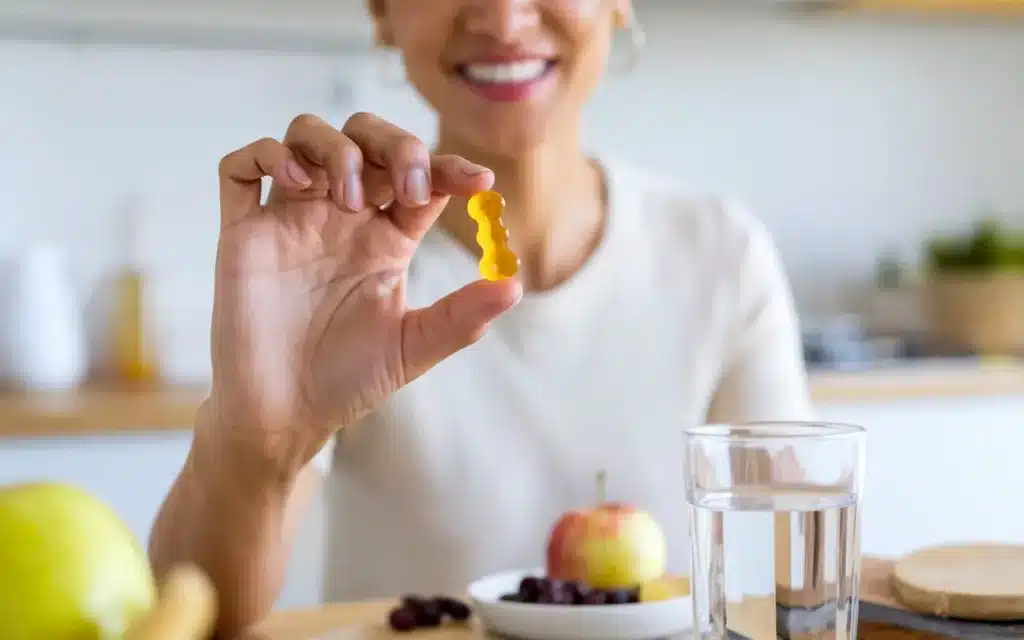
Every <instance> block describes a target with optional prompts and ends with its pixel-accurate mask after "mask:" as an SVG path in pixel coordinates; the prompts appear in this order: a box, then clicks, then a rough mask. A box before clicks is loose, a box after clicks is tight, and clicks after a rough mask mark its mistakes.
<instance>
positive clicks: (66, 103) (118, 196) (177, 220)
mask: <svg viewBox="0 0 1024 640" xmlns="http://www.w3.org/2000/svg"><path fill="white" fill-rule="evenodd" d="M642 17H643V18H645V22H646V23H647V27H648V30H649V35H650V43H651V46H650V49H649V51H648V52H647V55H646V56H645V58H644V60H643V66H642V67H641V68H640V69H638V70H637V71H636V72H635V73H633V74H632V75H629V76H626V75H619V76H614V77H611V78H610V79H609V81H608V83H607V85H606V86H605V87H604V88H603V89H602V91H601V94H600V96H599V97H598V99H597V100H596V101H595V103H594V104H593V106H592V108H591V110H590V111H589V113H588V125H589V134H590V139H591V140H592V142H593V143H594V146H595V147H597V148H601V149H605V150H611V151H614V152H616V153H620V154H622V155H625V156H627V157H631V158H634V159H636V160H638V161H640V162H643V163H646V164H648V165H650V166H652V167H653V168H656V169H660V170H666V171H668V172H670V173H672V174H673V175H675V176H677V177H678V178H679V180H680V181H681V182H683V183H686V184H689V185H692V186H694V187H697V188H709V189H721V190H727V191H730V192H733V193H736V194H738V195H740V196H742V197H744V198H745V199H746V200H747V201H748V202H749V203H750V204H751V205H752V206H753V207H755V208H756V209H757V210H758V211H759V212H760V213H761V215H762V216H763V217H764V219H765V220H766V221H767V223H768V225H769V226H770V227H771V229H773V230H774V232H775V233H776V236H777V239H778V241H779V244H780V246H781V248H782V250H783V253H784V256H785V260H786V262H787V265H788V267H789V268H790V271H791V276H792V278H793V281H794V284H795V287H796V290H797V293H798V298H799V300H800V302H801V305H802V306H803V307H804V308H806V309H808V310H814V311H822V310H829V309H830V308H834V307H836V306H837V305H838V304H839V302H838V297H837V296H838V294H837V293H836V292H837V291H840V290H841V288H842V287H843V286H844V285H845V284H846V283H848V282H850V281H854V280H857V279H860V278H864V277H865V276H866V275H867V274H868V273H869V269H870V265H871V262H872V260H873V259H874V254H875V252H877V250H879V249H880V248H881V247H883V246H885V245H888V244H896V245H899V246H902V247H904V248H906V249H908V250H912V249H914V248H915V247H916V246H917V245H918V243H919V238H920V236H921V234H923V233H925V232H927V231H929V230H931V229H934V228H948V227H955V226H959V225H963V224H965V223H966V222H967V221H969V220H970V218H971V217H972V216H974V215H975V214H976V213H977V211H978V209H979V208H980V207H984V206H987V205H993V206H998V207H1002V208H1004V209H1006V210H1011V211H1016V212H1017V219H1018V220H1024V23H1019V24H1018V25H1017V26H1015V27H1014V26H1007V27H999V26H993V25H988V26H986V25H983V24H974V25H971V24H967V23H947V24H942V23H940V22H937V21H931V22H927V21H923V20H922V21H912V22H902V23H900V22H897V21H895V20H885V21H882V20H878V21H874V22H869V21H865V20H855V19H850V18H843V19H806V18H805V19H797V18H793V17H784V16H767V15H763V16H752V15H742V14H739V13H731V14H720V15H714V14H706V13H705V14H701V13H698V12H696V11H683V10H673V9H660V10H659V13H657V14H651V13H650V12H648V13H646V14H642ZM385 75H390V76H394V73H393V71H392V72H391V73H389V74H385ZM345 94H350V95H349V96H348V98H346V96H345ZM355 109H372V110H374V111H377V112H379V113H381V114H382V115H385V116H389V117H391V118H393V119H395V120H396V121H398V122H399V123H400V124H403V125H406V126H408V127H409V128H411V129H412V130H414V131H416V132H418V133H421V134H422V135H424V136H428V137H429V133H430V130H431V118H430V116H429V113H428V112H426V111H425V110H424V109H423V108H422V106H420V105H418V104H417V103H416V101H415V99H413V98H412V97H411V96H410V94H409V92H408V91H407V90H406V89H395V88H390V87H387V86H384V83H383V82H382V81H381V74H380V69H379V67H378V65H376V64H375V63H374V61H373V60H361V61H360V60H352V59H344V58H334V59H330V58H327V57H314V56H299V55H286V54H245V53H223V52H221V53H213V52H185V51H180V52H160V51H152V50H150V51H144V50H128V49H125V50H116V49H98V48H75V47H72V46H59V45H48V44H28V43H15V42H3V43H0V141H2V143H0V190H2V192H3V193H4V196H5V197H4V198H3V200H2V204H0V257H4V256H9V255H11V254H13V253H14V252H15V251H16V250H17V248H18V247H19V246H21V245H22V244H23V243H24V242H25V241H26V240H27V239H30V238H33V237H37V236H49V237H52V238H56V239H57V240H59V241H61V242H63V243H65V244H66V246H67V248H68V250H69V252H70V260H71V263H72V267H73V269H74V275H75V278H76V281H77V283H78V284H79V285H80V287H81V290H82V291H83V295H90V294H91V293H92V292H93V290H94V289H95V288H96V286H97V283H98V282H99V281H100V279H101V278H102V277H103V276H104V275H106V274H107V273H109V270H110V269H111V268H112V267H113V266H114V265H115V264H116V261H117V259H118V255H119V254H118V245H117V236H116V235H115V233H114V232H115V229H116V227H115V224H114V222H115V214H116V211H117V209H118V207H119V206H120V205H121V204H122V202H123V201H124V199H125V198H127V197H128V196H130V195H133V194H143V195H144V197H145V199H146V203H147V207H148V212H149V224H148V228H147V229H146V234H147V240H146V245H145V253H146V255H147V257H148V259H149V260H150V262H151V264H152V265H153V267H154V268H155V269H156V275H157V276H158V277H157V281H156V282H155V285H156V288H155V291H154V293H155V297H156V301H157V303H158V305H159V307H160V314H159V315H160V316H161V320H162V322H163V324H164V327H163V328H164V329H165V330H166V331H168V332H170V333H173V337H174V339H175V341H176V343H175V345H174V349H175V350H176V352H177V353H178V355H179V356H180V357H181V358H182V360H186V359H191V360H194V364H195V366H197V367H199V368H202V367H203V366H204V365H203V360H204V356H205V351H204V350H205V343H204V341H205V327H204V326H203V323H204V322H205V320H206V316H207V314H208V312H209V307H210V295H211V281H210V273H211V265H212V260H213V250H214V245H215V240H216V228H217V223H216V220H217V212H216V176H215V167H216V162H217V160H218V158H219V157H220V156H221V155H222V154H223V153H225V152H226V151H228V150H230V149H232V148H234V147H236V146H239V145H241V144H244V143H245V142H247V141H249V140H250V139H253V138H256V137H260V136H263V135H268V134H269V135H279V134H280V133H281V131H282V130H283V128H284V126H285V125H286V124H287V122H288V121H289V119H290V118H291V117H292V116H294V115H295V114H297V113H299V112H302V111H312V112H315V113H318V114H321V115H324V116H326V117H329V118H331V119H333V120H336V121H338V122H340V121H342V120H343V119H344V117H345V115H346V114H347V113H349V112H351V111H353V110H355ZM172 364H173V363H172ZM192 364H193V363H185V362H184V361H183V362H181V363H180V365H181V366H182V367H185V366H190V367H191V366H192Z"/></svg>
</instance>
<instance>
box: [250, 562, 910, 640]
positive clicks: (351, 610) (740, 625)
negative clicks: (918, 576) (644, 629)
mask: <svg viewBox="0 0 1024 640" xmlns="http://www.w3.org/2000/svg"><path fill="white" fill-rule="evenodd" d="M891 569H892V561H891V560H889V559H885V558H876V557H865V558H863V560H862V562H861V571H862V575H861V599H864V600H872V601H874V602H877V603H881V604H883V605H886V606H896V605H895V604H894V602H892V601H891V596H890V594H889V586H888V585H889V580H888V576H889V573H890V571H891ZM393 606H395V601H394V600H383V601H374V602H358V603H350V604H333V605H327V606H324V607H321V608H318V609H310V610H306V611H283V612H280V613H277V614H274V615H272V616H271V617H270V619H268V620H267V621H266V622H265V623H264V624H262V625H260V627H259V628H258V629H257V630H256V631H255V632H254V633H252V634H250V635H249V636H247V638H246V640H392V639H394V638H408V639H409V640H413V639H414V638H415V639H417V640H418V639H420V638H423V639H429V638H433V639H434V640H469V639H471V638H477V639H479V638H483V637H486V634H484V633H483V632H482V631H481V630H480V629H479V628H478V627H476V626H475V625H470V626H459V625H447V626H445V627H442V628H439V629H433V630H429V631H421V632H417V633H414V634H408V633H407V634H396V633H392V632H391V631H390V630H389V629H388V626H387V615H388V611H389V610H390V609H391V607H393ZM727 615H728V618H729V628H730V629H733V630H734V631H738V632H740V633H742V634H743V635H745V636H747V637H748V638H753V639H754V640H765V639H771V640H774V639H775V637H776V634H775V606H774V605H773V603H772V602H771V601H770V600H767V599H765V600H761V599H750V600H746V601H744V602H743V603H737V604H730V605H729V610H728V613H727ZM894 634H896V635H894ZM899 634H900V632H893V631H883V632H881V633H879V634H878V635H875V634H863V633H862V634H860V637H865V636H866V635H867V636H868V637H871V638H876V637H878V638H888V639H891V638H896V637H901V638H902V637H906V636H904V635H899Z"/></svg>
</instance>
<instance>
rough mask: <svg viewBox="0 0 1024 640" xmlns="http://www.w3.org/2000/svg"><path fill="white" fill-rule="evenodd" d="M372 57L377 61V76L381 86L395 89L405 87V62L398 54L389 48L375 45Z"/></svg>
mask: <svg viewBox="0 0 1024 640" xmlns="http://www.w3.org/2000/svg"><path fill="white" fill-rule="evenodd" d="M374 56H375V57H376V59H377V72H378V74H377V75H378V77H379V78H380V83H381V85H382V86H384V87H388V88H391V89H397V88H399V87H404V86H405V85H406V78H405V62H404V60H402V55H401V54H400V53H398V52H397V51H395V50H394V49H392V48H391V47H388V46H385V45H377V47H376V49H374Z"/></svg>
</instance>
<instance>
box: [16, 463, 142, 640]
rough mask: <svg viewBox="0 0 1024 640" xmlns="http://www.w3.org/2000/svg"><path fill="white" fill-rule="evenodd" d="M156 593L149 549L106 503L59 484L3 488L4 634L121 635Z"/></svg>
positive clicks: (44, 639) (26, 638)
mask: <svg viewBox="0 0 1024 640" xmlns="http://www.w3.org/2000/svg"><path fill="white" fill-rule="evenodd" d="M154 592H155V589H154V584H153V576H152V573H151V570H150V566H149V562H148V560H147V559H146V554H145V552H144V551H143V550H142V548H141V547H140V546H139V544H138V543H137V541H136V540H135V538H134V536H133V535H132V533H131V531H129V530H128V528H127V527H126V526H125V525H124V524H123V523H122V522H121V520H120V519H119V518H118V516H117V514H116V513H114V512H113V511H112V510H111V509H110V508H108V507H107V506H106V505H105V504H103V503H102V502H100V501H99V500H97V499H95V498H94V497H93V496H91V495H89V494H88V493H86V492H84V491H81V490H79V489H76V488H74V487H71V486H67V485H63V484H57V483H32V484H19V485H13V486H8V487H0V638H17V639H18V640H100V639H103V638H117V637H121V635H122V634H123V633H124V631H125V629H126V628H127V626H128V625H129V624H130V623H131V621H132V620H133V619H135V618H136V617H138V616H140V615H142V614H143V613H145V612H146V611H148V610H149V608H150V607H151V606H152V604H153V599H154V595H155V593H154Z"/></svg>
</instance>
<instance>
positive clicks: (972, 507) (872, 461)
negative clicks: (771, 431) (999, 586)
mask: <svg viewBox="0 0 1024 640" xmlns="http://www.w3.org/2000/svg"><path fill="white" fill-rule="evenodd" d="M818 413H819V416H820V417H821V418H822V419H824V420H831V421H837V422H846V423H853V424H858V425H861V426H863V427H865V428H866V429H867V432H868V435H867V438H868V460H867V478H866V485H867V486H866V488H865V495H864V502H863V519H862V526H863V529H862V534H863V535H862V548H863V550H864V551H865V552H866V553H875V554H886V555H897V554H903V553H907V552H909V551H912V550H914V549H916V548H919V547H922V546H926V545H931V544H941V543H947V542H957V541H965V542H970V541H985V540H995V541H1005V542H1016V543H1024V511H1022V510H1021V509H1019V508H1017V504H1018V502H1019V496H1020V494H1019V491H1020V488H1021V487H1024V458H1022V452H1024V397H1019V396H1004V397H982V398H927V399H922V400H908V401H898V402H886V403H880V404H873V405H871V404H862V405H826V406H821V407H819V408H818Z"/></svg>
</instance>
